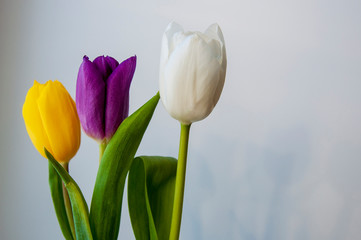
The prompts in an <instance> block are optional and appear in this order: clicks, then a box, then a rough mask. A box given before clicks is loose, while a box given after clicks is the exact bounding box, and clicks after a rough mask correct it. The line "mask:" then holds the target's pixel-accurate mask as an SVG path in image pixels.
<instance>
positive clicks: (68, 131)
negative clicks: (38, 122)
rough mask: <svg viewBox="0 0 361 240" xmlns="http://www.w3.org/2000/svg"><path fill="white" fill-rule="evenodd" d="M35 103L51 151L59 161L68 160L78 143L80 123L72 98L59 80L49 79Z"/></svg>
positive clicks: (77, 147)
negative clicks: (52, 80)
mask: <svg viewBox="0 0 361 240" xmlns="http://www.w3.org/2000/svg"><path fill="white" fill-rule="evenodd" d="M37 103H38V107H39V113H40V117H41V119H42V123H43V127H44V129H45V132H46V135H47V136H48V139H49V142H50V146H51V149H52V151H51V153H52V154H53V156H54V158H55V159H56V160H57V161H59V162H68V161H70V159H71V158H72V157H73V156H74V155H75V154H76V152H77V151H78V149H79V145H80V123H79V118H78V114H77V112H76V108H75V103H74V100H73V99H72V98H71V96H70V95H69V93H68V92H67V90H66V89H65V88H64V86H63V85H62V84H61V83H60V82H58V81H55V82H51V81H49V84H47V85H46V86H45V88H44V90H43V91H42V92H41V95H40V97H39V98H38V101H37Z"/></svg>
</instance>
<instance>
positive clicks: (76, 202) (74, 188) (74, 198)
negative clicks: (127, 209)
mask: <svg viewBox="0 0 361 240" xmlns="http://www.w3.org/2000/svg"><path fill="white" fill-rule="evenodd" d="M44 150H45V154H46V156H47V158H48V159H49V162H50V163H51V164H52V165H53V167H54V168H55V170H56V171H57V172H58V174H59V176H60V177H61V179H62V180H63V182H64V185H65V187H66V189H67V190H68V194H69V198H70V202H71V208H72V210H73V218H74V226H75V233H76V239H77V240H83V239H84V240H91V239H93V237H92V234H91V230H90V225H89V212H88V206H87V204H86V202H85V199H84V197H83V194H82V193H81V191H80V188H79V186H78V184H76V182H75V181H74V179H73V178H72V177H71V176H70V175H69V173H68V172H67V171H65V169H64V168H63V167H62V166H61V165H60V164H59V163H58V162H57V161H56V160H55V159H54V157H53V156H52V155H51V154H50V153H49V152H48V151H47V150H46V149H44Z"/></svg>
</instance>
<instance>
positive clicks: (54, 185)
mask: <svg viewBox="0 0 361 240" xmlns="http://www.w3.org/2000/svg"><path fill="white" fill-rule="evenodd" d="M62 184H63V182H62V180H61V178H60V176H59V174H58V173H57V171H56V170H55V168H54V167H53V165H52V164H51V163H50V162H49V187H50V192H51V198H52V199H53V204H54V209H55V213H56V217H57V218H58V222H59V225H60V228H61V231H62V233H63V236H64V238H65V239H66V240H73V235H72V233H71V230H70V225H69V221H68V217H67V215H66V210H65V204H64V198H63V186H62Z"/></svg>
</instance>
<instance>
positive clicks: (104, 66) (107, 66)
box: [93, 56, 119, 81]
mask: <svg viewBox="0 0 361 240" xmlns="http://www.w3.org/2000/svg"><path fill="white" fill-rule="evenodd" d="M93 64H95V65H96V66H97V68H98V70H99V72H100V73H101V74H102V76H103V80H104V81H106V79H107V78H108V77H109V76H110V74H111V73H112V72H113V71H114V70H115V69H116V67H117V66H118V65H119V63H118V61H117V60H115V59H114V58H112V57H109V56H106V57H104V56H99V57H97V58H96V59H94V61H93Z"/></svg>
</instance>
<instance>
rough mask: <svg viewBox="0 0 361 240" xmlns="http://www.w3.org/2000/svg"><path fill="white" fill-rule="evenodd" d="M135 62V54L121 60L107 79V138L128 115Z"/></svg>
mask: <svg viewBox="0 0 361 240" xmlns="http://www.w3.org/2000/svg"><path fill="white" fill-rule="evenodd" d="M136 62H137V57H136V56H134V57H130V58H128V59H127V60H125V61H123V62H122V63H121V64H119V66H118V67H117V68H116V69H115V70H114V72H113V73H112V74H111V75H110V76H109V78H108V80H107V97H106V98H107V99H106V110H105V137H106V138H108V139H109V138H111V137H112V136H113V134H114V133H115V131H116V130H117V129H118V127H119V125H120V124H121V122H122V121H123V120H124V119H125V118H126V117H128V112H129V88H130V84H131V82H132V79H133V75H134V71H135V66H136Z"/></svg>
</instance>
